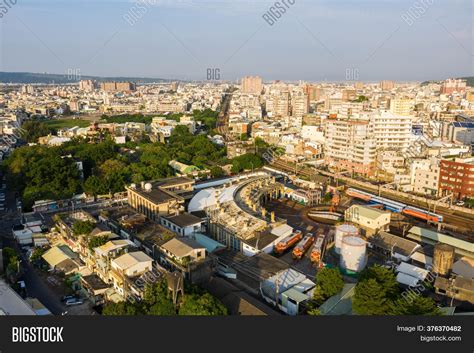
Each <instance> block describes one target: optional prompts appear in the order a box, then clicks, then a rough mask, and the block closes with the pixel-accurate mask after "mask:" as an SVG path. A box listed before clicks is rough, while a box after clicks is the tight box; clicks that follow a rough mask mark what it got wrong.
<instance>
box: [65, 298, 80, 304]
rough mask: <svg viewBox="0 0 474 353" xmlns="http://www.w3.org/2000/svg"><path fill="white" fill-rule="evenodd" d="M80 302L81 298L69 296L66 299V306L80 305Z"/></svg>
mask: <svg viewBox="0 0 474 353" xmlns="http://www.w3.org/2000/svg"><path fill="white" fill-rule="evenodd" d="M82 303H84V302H83V301H82V300H81V299H77V298H71V299H68V300H66V305H67V306H73V305H81V304H82Z"/></svg>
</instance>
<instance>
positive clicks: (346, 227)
mask: <svg viewBox="0 0 474 353" xmlns="http://www.w3.org/2000/svg"><path fill="white" fill-rule="evenodd" d="M350 236H355V237H357V236H359V228H357V227H356V226H355V225H353V224H350V223H343V224H340V225H338V226H337V227H336V234H335V236H334V241H335V244H334V250H336V253H338V254H340V253H341V246H342V239H344V238H345V237H350Z"/></svg>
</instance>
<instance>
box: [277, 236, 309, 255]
mask: <svg viewBox="0 0 474 353" xmlns="http://www.w3.org/2000/svg"><path fill="white" fill-rule="evenodd" d="M301 238H303V234H302V233H301V232H300V231H299V230H297V231H296V232H293V233H292V234H291V235H289V236H287V237H286V238H285V239H283V240H282V241H280V242H278V244H277V245H276V246H275V253H277V254H283V253H284V252H285V251H286V250H288V249H289V248H291V247H292V246H293V245H295V244H296V243H297V242H299V241H300V240H301Z"/></svg>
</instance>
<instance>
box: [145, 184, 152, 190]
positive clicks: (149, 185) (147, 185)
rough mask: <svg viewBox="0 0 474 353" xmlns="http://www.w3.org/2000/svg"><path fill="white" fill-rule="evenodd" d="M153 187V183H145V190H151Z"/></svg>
mask: <svg viewBox="0 0 474 353" xmlns="http://www.w3.org/2000/svg"><path fill="white" fill-rule="evenodd" d="M152 188H153V187H152V185H151V184H150V183H146V184H145V191H151V189H152Z"/></svg>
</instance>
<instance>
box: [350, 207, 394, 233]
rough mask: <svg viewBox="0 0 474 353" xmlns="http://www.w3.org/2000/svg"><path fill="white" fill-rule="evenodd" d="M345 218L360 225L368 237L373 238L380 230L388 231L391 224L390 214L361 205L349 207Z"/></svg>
mask: <svg viewBox="0 0 474 353" xmlns="http://www.w3.org/2000/svg"><path fill="white" fill-rule="evenodd" d="M344 218H345V220H346V221H348V222H352V223H356V224H357V225H359V226H360V227H361V229H362V230H364V232H365V235H366V236H372V235H374V234H376V233H377V232H378V231H380V230H388V226H389V224H390V212H387V211H380V210H377V209H375V208H373V207H368V206H361V205H352V206H351V207H349V208H348V209H347V210H346V212H345V214H344Z"/></svg>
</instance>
